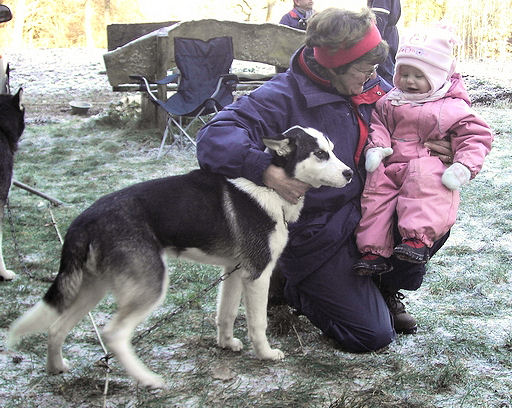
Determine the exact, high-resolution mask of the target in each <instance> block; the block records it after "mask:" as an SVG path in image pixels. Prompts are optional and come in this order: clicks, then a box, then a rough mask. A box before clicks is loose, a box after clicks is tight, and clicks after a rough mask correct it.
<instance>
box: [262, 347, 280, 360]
mask: <svg viewBox="0 0 512 408" xmlns="http://www.w3.org/2000/svg"><path fill="white" fill-rule="evenodd" d="M256 355H257V357H258V358H259V359H260V360H273V361H277V360H282V359H283V358H284V353H283V352H282V351H281V350H279V349H271V348H269V349H268V350H266V351H265V352H262V353H256Z"/></svg>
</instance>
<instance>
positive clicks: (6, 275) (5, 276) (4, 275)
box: [0, 269, 16, 281]
mask: <svg viewBox="0 0 512 408" xmlns="http://www.w3.org/2000/svg"><path fill="white" fill-rule="evenodd" d="M15 277H16V274H15V273H14V272H13V271H11V270H9V269H5V270H3V271H0V278H1V279H2V280H5V281H11V280H13V279H14V278H15Z"/></svg>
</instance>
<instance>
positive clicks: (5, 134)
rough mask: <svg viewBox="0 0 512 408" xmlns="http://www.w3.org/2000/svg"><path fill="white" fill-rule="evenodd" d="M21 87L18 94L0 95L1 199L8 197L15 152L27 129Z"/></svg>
mask: <svg viewBox="0 0 512 408" xmlns="http://www.w3.org/2000/svg"><path fill="white" fill-rule="evenodd" d="M21 94H22V90H21V89H20V90H19V91H18V92H17V93H16V95H0V200H1V201H2V205H3V202H4V201H5V200H6V199H7V195H8V194H9V188H10V186H11V179H12V168H13V165H14V153H15V152H16V150H17V148H18V141H19V139H20V137H21V134H22V133H23V130H24V129H25V110H24V109H23V108H22V107H21V105H20V103H21V100H20V99H21Z"/></svg>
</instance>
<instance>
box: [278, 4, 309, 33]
mask: <svg viewBox="0 0 512 408" xmlns="http://www.w3.org/2000/svg"><path fill="white" fill-rule="evenodd" d="M300 20H303V21H304V23H305V22H306V16H305V15H303V14H302V13H301V12H300V11H299V10H297V9H296V8H294V9H293V10H290V11H289V12H288V13H286V14H285V15H284V16H283V17H282V18H281V21H279V24H284V25H287V26H289V27H292V28H297V29H299V30H305V29H306V24H303V26H302V27H299V21H300Z"/></svg>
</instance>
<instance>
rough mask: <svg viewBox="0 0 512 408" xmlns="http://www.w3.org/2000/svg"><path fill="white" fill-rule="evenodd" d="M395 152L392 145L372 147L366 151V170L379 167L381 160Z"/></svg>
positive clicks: (373, 169) (370, 170)
mask: <svg viewBox="0 0 512 408" xmlns="http://www.w3.org/2000/svg"><path fill="white" fill-rule="evenodd" d="M391 154H393V149H392V148H391V147H372V148H370V149H368V150H367V151H366V163H365V167H366V171H368V172H370V173H371V172H372V171H375V169H376V168H377V167H379V164H380V162H381V161H382V160H383V159H384V158H385V157H388V156H389V155H391Z"/></svg>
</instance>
